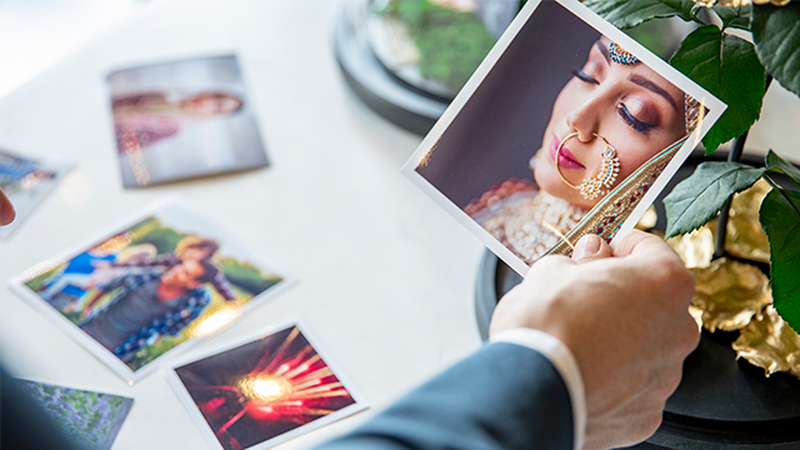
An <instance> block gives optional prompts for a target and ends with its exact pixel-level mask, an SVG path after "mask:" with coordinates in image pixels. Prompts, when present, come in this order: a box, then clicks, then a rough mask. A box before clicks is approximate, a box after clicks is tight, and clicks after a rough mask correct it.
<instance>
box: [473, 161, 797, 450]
mask: <svg viewBox="0 0 800 450" xmlns="http://www.w3.org/2000/svg"><path fill="white" fill-rule="evenodd" d="M718 153H720V154H719V155H716V154H715V155H714V157H705V156H702V155H701V154H693V155H692V156H691V157H690V158H689V159H688V160H687V162H686V163H685V164H684V165H683V167H682V168H681V169H680V170H679V171H678V173H677V174H676V176H675V177H674V178H673V179H672V180H671V182H670V184H669V185H668V186H667V187H666V189H664V191H663V192H664V193H662V195H661V196H659V198H658V199H657V200H656V203H655V205H656V209H657V211H658V216H659V223H658V224H657V226H656V227H657V228H660V229H662V230H663V229H664V228H665V226H666V224H665V221H664V217H665V214H664V207H663V204H662V202H661V200H662V197H663V196H664V195H666V194H665V193H666V192H670V191H671V190H672V187H673V186H674V185H675V184H677V183H678V182H679V181H680V180H682V179H684V178H686V177H688V176H689V175H690V174H691V173H692V172H693V171H694V168H695V167H696V166H697V164H699V163H700V162H703V161H708V160H715V159H718V160H725V156H726V155H725V154H723V153H721V152H718ZM744 162H746V163H748V164H752V165H754V166H759V165H763V162H762V160H761V159H760V158H756V157H749V156H745V158H744ZM521 280H522V278H521V277H520V276H519V275H517V273H516V272H514V271H513V270H512V269H510V268H509V267H508V266H506V265H505V264H504V263H503V262H502V261H500V260H499V259H497V257H496V256H494V254H492V253H491V252H489V251H488V250H487V252H486V253H485V254H484V257H483V259H482V261H481V265H480V267H479V271H478V279H477V286H476V291H475V292H476V294H475V313H476V314H475V315H476V319H477V322H478V330H479V331H480V333H481V337H482V338H483V339H484V340H485V339H487V337H488V329H489V320H490V318H491V314H492V311H494V307H495V305H496V304H497V301H498V300H499V299H500V298H501V297H502V296H503V295H504V294H505V293H506V292H508V290H510V289H511V288H513V287H514V286H516V285H517V284H518V283H519V282H520V281H521ZM737 335H738V333H737V332H732V333H721V332H717V333H714V334H712V333H708V332H706V331H703V334H702V336H701V339H700V345H699V346H698V348H697V349H696V350H695V351H694V353H692V354H691V355H690V356H689V357H688V358H687V359H686V362H685V363H684V367H683V380H682V381H681V384H680V386H679V387H678V389H677V391H675V393H674V394H673V395H672V397H670V398H669V400H668V401H667V405H666V408H665V410H664V420H663V423H662V425H661V427H660V428H659V429H658V431H657V432H656V434H655V435H654V436H652V437H651V438H650V439H648V440H647V441H646V442H644V443H642V444H639V445H637V446H634V447H632V448H634V449H639V450H647V449H659V450H661V449H671V450H684V449H707V450H723V449H731V450H756V449H774V450H789V449H792V450H798V449H800V380H798V379H796V378H794V377H792V376H789V375H786V374H782V373H779V374H775V375H772V376H771V377H770V378H765V377H764V372H763V370H761V369H759V368H756V367H753V366H751V365H750V364H749V363H747V362H746V361H743V360H742V361H736V360H735V352H734V351H733V350H732V349H731V347H730V344H731V342H733V340H735V339H736V336H737Z"/></svg>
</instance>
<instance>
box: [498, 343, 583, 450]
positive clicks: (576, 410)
mask: <svg viewBox="0 0 800 450" xmlns="http://www.w3.org/2000/svg"><path fill="white" fill-rule="evenodd" d="M490 342H507V343H510V344H517V345H521V346H523V347H528V348H530V349H533V350H535V351H537V352H539V353H541V354H542V355H544V357H545V358H547V359H548V360H549V361H550V362H551V363H552V364H553V365H554V366H555V368H556V370H558V373H559V374H560V375H561V378H562V379H563V380H564V384H566V385H567V391H569V397H570V400H571V401H572V415H573V421H574V424H575V439H574V442H575V450H580V449H581V448H583V441H584V438H585V436H586V414H587V413H586V394H585V392H584V390H583V378H581V371H580V368H579V367H578V361H576V360H575V357H574V356H573V355H572V352H571V351H570V350H569V348H567V346H566V345H564V343H563V342H561V341H559V340H558V339H557V338H555V337H554V336H551V335H549V334H547V333H545V332H543V331H539V330H534V329H531V328H514V329H512V330H505V331H502V332H500V333H497V334H496V335H494V336H492V338H491V339H490Z"/></svg>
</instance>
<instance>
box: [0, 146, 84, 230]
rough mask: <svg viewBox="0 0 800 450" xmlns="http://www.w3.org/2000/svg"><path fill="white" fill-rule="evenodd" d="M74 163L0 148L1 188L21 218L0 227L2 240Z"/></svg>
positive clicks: (56, 184) (18, 217)
mask: <svg viewBox="0 0 800 450" xmlns="http://www.w3.org/2000/svg"><path fill="white" fill-rule="evenodd" d="M71 167H72V165H71V164H64V163H55V162H49V161H42V160H38V159H34V158H30V157H27V156H23V155H20V154H17V153H13V152H10V151H8V150H4V149H0V189H1V190H3V192H5V194H6V196H7V197H8V198H9V200H11V203H12V204H13V205H14V209H15V210H16V211H17V217H16V219H15V220H14V222H12V223H11V224H9V225H8V226H5V227H2V228H0V239H2V238H6V237H8V236H10V235H11V233H12V232H14V230H15V229H16V228H17V227H18V226H19V224H20V223H21V222H22V221H24V220H25V218H26V217H27V216H28V215H29V214H30V213H31V212H32V211H33V210H34V208H36V206H37V205H38V204H39V203H40V202H41V201H42V200H43V199H44V198H45V197H46V196H47V194H49V193H50V191H52V190H53V189H54V188H55V187H56V186H58V182H59V181H60V180H61V178H62V177H63V176H64V174H66V173H67V172H68V171H69V169H70V168H71Z"/></svg>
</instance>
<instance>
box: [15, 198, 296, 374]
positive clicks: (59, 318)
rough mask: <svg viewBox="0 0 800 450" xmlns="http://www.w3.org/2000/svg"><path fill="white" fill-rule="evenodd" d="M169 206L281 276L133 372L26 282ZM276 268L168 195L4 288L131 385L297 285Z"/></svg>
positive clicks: (25, 273)
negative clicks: (233, 312) (225, 318)
mask: <svg viewBox="0 0 800 450" xmlns="http://www.w3.org/2000/svg"><path fill="white" fill-rule="evenodd" d="M169 207H175V208H178V209H180V210H181V212H182V213H184V214H186V215H187V216H189V217H193V218H197V219H198V220H199V221H201V222H202V224H203V226H204V227H205V228H207V229H209V230H211V231H212V232H213V233H214V234H215V237H217V238H219V239H220V240H223V239H224V241H223V242H224V243H230V244H233V245H234V246H236V247H238V248H240V249H242V250H244V251H246V252H247V254H248V257H249V258H252V261H253V262H254V263H255V264H258V267H259V268H262V269H265V270H269V271H270V272H271V273H274V274H275V275H278V276H280V277H281V281H279V282H278V283H276V284H274V285H272V286H270V287H269V288H267V289H266V290H264V291H263V292H261V293H259V294H258V295H256V296H254V297H253V298H252V299H250V300H249V301H248V302H247V303H245V304H244V306H242V308H241V309H240V310H239V312H238V315H237V317H236V318H234V319H233V320H231V321H230V322H229V323H228V324H226V325H224V326H222V327H221V328H219V329H217V330H214V332H212V333H210V334H208V335H205V336H199V337H191V338H188V339H186V340H184V341H183V342H181V343H180V344H178V345H176V346H175V347H173V348H171V349H169V350H167V351H166V352H164V353H163V354H161V355H160V356H158V357H157V358H155V359H153V360H152V361H150V362H149V363H147V364H145V365H144V366H142V367H140V368H139V369H138V370H135V371H134V370H132V369H131V368H130V367H128V366H127V365H126V364H125V363H123V362H122V361H121V360H120V359H119V358H117V357H116V356H115V355H114V354H113V353H112V352H111V351H110V350H108V349H107V348H105V347H104V346H103V345H102V344H100V343H99V342H97V341H96V340H95V339H93V338H92V337H91V336H89V335H88V334H86V333H85V332H83V331H82V330H81V329H80V328H79V327H78V326H77V325H75V324H74V323H72V322H71V321H70V320H69V319H68V318H67V317H66V316H64V315H63V314H61V313H60V312H59V311H58V310H56V309H55V308H53V307H52V306H50V305H49V304H47V302H46V301H45V300H44V299H43V298H42V297H40V296H39V295H38V294H36V292H34V291H33V290H31V289H30V288H29V287H28V286H26V285H25V282H27V281H28V280H30V279H32V278H35V277H36V276H38V275H39V274H41V273H44V272H47V271H48V270H51V269H52V268H54V267H56V266H58V265H60V264H63V263H64V262H66V261H68V260H69V259H71V258H73V257H75V256H76V255H78V254H80V253H82V252H84V251H86V250H87V249H89V248H91V247H93V246H95V245H97V244H98V243H100V242H102V241H103V240H105V239H108V238H109V237H111V236H114V235H115V234H117V233H119V232H120V231H121V230H125V229H127V228H128V227H130V226H131V225H134V224H136V223H138V222H140V221H141V220H143V219H145V218H147V217H150V216H152V215H155V214H157V213H159V212H160V211H162V210H164V209H166V208H169ZM276 267H277V266H276V265H275V264H273V263H272V262H270V261H269V260H268V259H266V258H264V257H261V256H259V255H257V254H255V253H252V252H250V251H248V250H247V247H246V246H243V245H240V244H239V242H238V241H237V240H236V239H234V238H231V233H227V232H225V231H224V230H222V229H220V228H219V227H217V226H216V225H215V224H214V223H213V222H211V221H210V220H208V218H206V217H205V216H202V215H200V214H198V213H196V212H195V211H194V209H193V208H191V207H189V206H188V205H187V204H186V203H185V202H184V201H183V200H182V199H180V198H178V197H177V196H170V197H166V198H163V199H160V200H157V201H155V202H153V203H150V204H148V205H146V206H145V207H143V208H142V209H139V210H137V211H136V212H134V213H132V214H129V215H128V216H126V217H125V218H123V219H120V220H117V221H115V222H114V223H113V224H111V225H110V226H107V227H105V228H103V229H101V230H100V231H98V232H95V233H93V234H92V237H90V238H88V239H85V240H83V241H80V242H79V243H78V244H75V245H72V246H69V247H68V248H67V249H66V250H64V251H61V252H59V253H58V254H56V255H55V256H53V257H51V258H49V259H47V260H45V261H42V262H40V263H38V264H35V265H34V266H32V267H31V268H29V269H27V270H25V271H24V272H22V273H21V274H19V275H17V276H15V277H13V278H11V279H10V280H9V281H8V283H7V285H8V288H9V289H10V290H11V291H12V292H14V293H15V294H17V295H18V296H20V297H21V298H22V299H24V300H26V301H27V302H28V303H29V304H30V305H31V306H33V308H34V309H36V310H37V311H38V312H40V313H41V314H42V315H43V316H45V317H47V318H48V319H50V320H51V321H52V322H53V323H54V324H55V325H56V326H57V327H58V328H60V329H61V330H62V331H64V332H65V333H67V335H69V337H71V338H72V339H73V340H74V341H75V342H77V343H78V344H79V345H80V346H82V347H83V348H84V349H86V350H87V351H89V353H91V354H92V355H94V356H95V357H96V358H97V359H99V360H100V361H102V362H103V363H105V364H106V365H107V366H108V367H109V368H110V369H111V370H112V371H114V372H115V373H116V374H117V375H119V376H120V377H122V379H124V380H125V381H126V382H127V383H128V384H130V385H131V386H132V385H133V384H134V383H135V382H136V381H138V380H140V379H141V378H143V377H145V376H147V375H148V374H150V373H151V372H153V371H155V370H156V369H158V367H160V366H161V365H163V364H166V363H168V362H169V361H170V360H171V359H172V358H174V356H175V355H177V354H179V353H181V352H184V351H186V350H188V349H189V348H190V347H191V346H193V345H196V344H198V343H199V342H202V341H204V340H206V339H209V338H211V337H213V336H216V335H218V334H220V333H222V332H223V331H225V330H227V329H229V328H230V327H232V326H233V325H234V324H235V323H236V322H238V321H239V320H241V318H242V317H244V316H245V314H247V313H248V312H249V311H251V310H252V309H254V308H256V307H258V306H259V305H261V304H262V303H264V302H265V301H266V300H267V299H268V298H271V297H273V296H275V295H278V294H279V293H281V292H283V291H284V290H285V289H287V288H289V287H290V286H292V285H293V284H295V283H296V282H297V279H296V278H295V277H293V276H291V275H290V274H289V273H287V272H286V271H284V270H277V269H276Z"/></svg>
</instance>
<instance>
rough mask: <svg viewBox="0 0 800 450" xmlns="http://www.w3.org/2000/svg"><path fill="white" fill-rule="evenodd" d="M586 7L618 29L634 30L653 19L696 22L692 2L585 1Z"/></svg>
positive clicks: (677, 0) (652, 0)
mask: <svg viewBox="0 0 800 450" xmlns="http://www.w3.org/2000/svg"><path fill="white" fill-rule="evenodd" d="M583 4H584V5H586V6H588V7H589V8H590V9H592V10H593V11H594V12H596V13H597V14H599V15H600V16H602V17H603V18H604V19H606V20H607V21H609V22H611V23H612V24H613V25H614V26H615V27H617V28H622V29H626V28H633V27H635V26H636V25H639V24H640V23H642V22H647V21H648V20H651V19H666V18H668V17H674V16H678V17H680V18H681V19H683V20H686V21H690V20H694V16H693V15H692V7H693V6H694V2H693V1H692V0H636V1H630V0H585V1H584V2H583Z"/></svg>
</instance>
